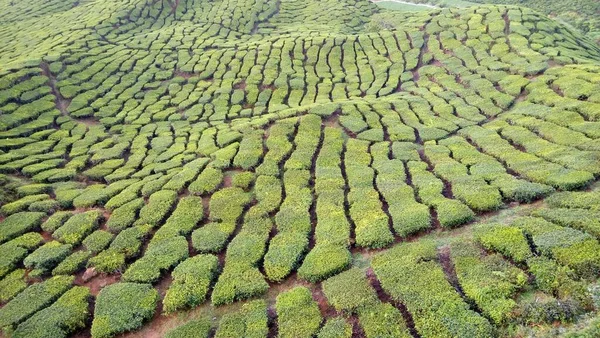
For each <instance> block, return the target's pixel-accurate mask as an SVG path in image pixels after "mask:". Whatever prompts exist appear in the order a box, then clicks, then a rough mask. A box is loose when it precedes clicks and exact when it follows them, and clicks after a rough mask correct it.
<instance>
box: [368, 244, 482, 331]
mask: <svg viewBox="0 0 600 338" xmlns="http://www.w3.org/2000/svg"><path fill="white" fill-rule="evenodd" d="M436 257H437V250H436V246H435V243H434V242H433V241H429V240H421V241H419V242H416V243H406V244H401V245H398V246H395V247H394V248H392V249H390V250H388V251H387V252H386V253H383V254H380V255H378V256H377V257H375V258H374V259H373V263H372V266H373V269H374V271H375V273H376V274H377V278H378V279H379V280H380V281H381V284H382V286H383V288H384V290H385V291H386V292H387V293H388V294H390V296H391V297H392V298H393V299H396V300H398V301H402V302H403V303H404V304H405V305H406V307H407V309H408V310H409V311H410V313H419V314H420V315H418V316H414V317H413V319H414V322H415V328H416V329H417V331H418V332H420V334H422V335H428V334H431V335H434V336H438V335H442V336H446V337H479V336H481V337H488V336H491V335H492V331H493V327H492V325H491V324H490V323H489V322H488V321H487V320H486V319H485V318H483V317H481V316H479V315H478V314H477V313H476V312H474V311H472V310H470V309H469V307H468V305H467V304H466V303H465V302H464V301H463V300H462V298H461V297H460V296H459V295H458V293H456V291H455V290H454V288H453V287H452V286H451V285H450V283H449V282H448V281H447V280H446V276H445V275H444V272H443V271H442V268H441V266H440V265H439V264H438V262H436V261H435V259H436ZM448 318H451V320H450V321H448V320H447V319H448Z"/></svg>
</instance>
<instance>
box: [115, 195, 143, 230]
mask: <svg viewBox="0 0 600 338" xmlns="http://www.w3.org/2000/svg"><path fill="white" fill-rule="evenodd" d="M144 206H145V203H144V200H143V199H142V198H137V199H134V200H132V201H130V202H127V203H125V204H123V205H122V206H120V207H118V208H116V209H115V210H113V212H112V213H111V214H110V217H109V218H108V220H107V221H106V227H107V228H108V229H109V230H110V231H113V232H119V231H122V230H124V229H126V228H128V227H130V226H131V225H132V224H133V223H134V222H135V220H136V219H137V215H138V212H139V211H140V210H141V209H142V208H143V207H144Z"/></svg>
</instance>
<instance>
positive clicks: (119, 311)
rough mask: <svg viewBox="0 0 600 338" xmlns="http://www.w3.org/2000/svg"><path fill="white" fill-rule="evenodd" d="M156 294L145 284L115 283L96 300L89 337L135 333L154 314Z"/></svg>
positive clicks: (101, 292)
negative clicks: (132, 331)
mask: <svg viewBox="0 0 600 338" xmlns="http://www.w3.org/2000/svg"><path fill="white" fill-rule="evenodd" d="M157 302H158V292H157V291H156V290H154V289H153V288H152V286H151V285H148V284H137V283H116V284H112V285H109V286H106V287H105V288H103V289H102V290H101V291H100V293H99V294H98V296H97V298H96V305H95V308H94V321H93V323H92V337H94V338H103V337H112V336H114V335H116V334H119V333H122V332H127V331H131V330H135V329H137V328H139V327H140V326H142V324H143V322H144V321H146V320H148V319H150V318H151V317H152V315H154V312H155V311H156V305H157Z"/></svg>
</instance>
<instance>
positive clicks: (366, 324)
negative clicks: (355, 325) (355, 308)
mask: <svg viewBox="0 0 600 338" xmlns="http://www.w3.org/2000/svg"><path fill="white" fill-rule="evenodd" d="M358 318H359V320H360V326H361V327H362V329H363V331H364V332H365V335H366V336H367V337H390V338H391V337H406V338H408V337H411V335H410V333H409V332H408V328H407V327H406V324H405V323H404V319H403V318H402V314H401V313H400V311H399V310H398V309H396V308H395V307H393V306H392V305H391V304H386V303H380V304H376V305H373V306H371V307H369V308H366V309H364V310H361V311H360V313H359V315H358Z"/></svg>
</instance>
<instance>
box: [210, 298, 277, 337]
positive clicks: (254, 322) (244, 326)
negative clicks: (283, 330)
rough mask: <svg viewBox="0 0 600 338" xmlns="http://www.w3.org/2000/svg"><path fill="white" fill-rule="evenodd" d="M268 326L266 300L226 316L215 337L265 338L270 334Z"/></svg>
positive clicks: (252, 303)
mask: <svg viewBox="0 0 600 338" xmlns="http://www.w3.org/2000/svg"><path fill="white" fill-rule="evenodd" d="M267 324H268V318H267V304H266V303H265V301H264V300H254V301H250V302H247V303H245V304H244V305H242V307H241V309H240V310H238V311H236V312H233V313H229V314H226V315H224V316H223V318H222V319H221V322H220V323H219V328H218V329H217V332H216V333H215V337H217V338H227V337H248V338H259V337H265V336H266V335H267V334H268V332H269V328H268V326H267Z"/></svg>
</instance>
